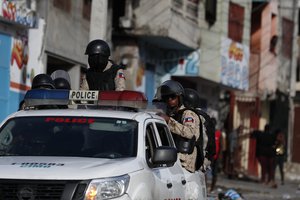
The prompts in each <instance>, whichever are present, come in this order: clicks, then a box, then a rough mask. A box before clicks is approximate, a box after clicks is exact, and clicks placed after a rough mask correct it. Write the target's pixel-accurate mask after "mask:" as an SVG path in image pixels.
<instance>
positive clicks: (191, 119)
mask: <svg viewBox="0 0 300 200" xmlns="http://www.w3.org/2000/svg"><path fill="white" fill-rule="evenodd" d="M184 122H192V123H193V122H194V119H193V118H192V117H186V118H184Z"/></svg>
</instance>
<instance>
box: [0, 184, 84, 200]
mask: <svg viewBox="0 0 300 200" xmlns="http://www.w3.org/2000/svg"><path fill="white" fill-rule="evenodd" d="M78 183H79V182H78V181H76V182H74V181H39V180H3V179H2V180H0V199H3V200H60V199H72V196H73V194H74V192H75V191H76V187H77V186H78ZM77 190H78V189H77Z"/></svg>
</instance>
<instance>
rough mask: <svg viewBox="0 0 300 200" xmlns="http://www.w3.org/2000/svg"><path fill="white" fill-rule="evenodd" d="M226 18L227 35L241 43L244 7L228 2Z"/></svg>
mask: <svg viewBox="0 0 300 200" xmlns="http://www.w3.org/2000/svg"><path fill="white" fill-rule="evenodd" d="M228 20H229V21H228V37H229V38H230V39H232V40H234V41H236V42H240V43H241V42H242V38H243V29H244V8H243V7H242V6H239V5H238V4H235V3H232V2H230V3H229V16H228Z"/></svg>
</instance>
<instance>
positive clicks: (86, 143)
mask: <svg viewBox="0 0 300 200" xmlns="http://www.w3.org/2000/svg"><path fill="white" fill-rule="evenodd" d="M137 133H138V123H137V122H136V121H134V120H128V119H118V118H93V117H64V116H63V117H62V116H47V117H41V116H39V117H19V118H13V119H11V120H9V121H8V122H6V123H5V125H4V126H2V128H1V129H0V156H67V157H70V156H71V157H95V158H111V159H113V158H126V157H135V156H136V154H137Z"/></svg>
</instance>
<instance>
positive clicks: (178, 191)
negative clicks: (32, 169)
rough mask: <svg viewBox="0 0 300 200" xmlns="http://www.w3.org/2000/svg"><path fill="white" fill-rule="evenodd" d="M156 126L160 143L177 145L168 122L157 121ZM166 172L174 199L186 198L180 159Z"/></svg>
mask: <svg viewBox="0 0 300 200" xmlns="http://www.w3.org/2000/svg"><path fill="white" fill-rule="evenodd" d="M155 128H156V131H157V133H158V138H159V143H160V145H162V146H170V147H175V144H174V141H173V138H172V135H171V133H170V131H169V128H168V126H167V125H166V124H164V123H161V122H155ZM166 173H168V174H169V176H170V178H169V180H170V181H169V187H170V189H171V193H172V194H171V195H172V199H185V195H184V194H185V185H186V180H185V175H184V173H183V170H182V167H181V164H180V161H179V159H177V162H176V163H175V164H174V165H173V166H170V167H167V168H166Z"/></svg>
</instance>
